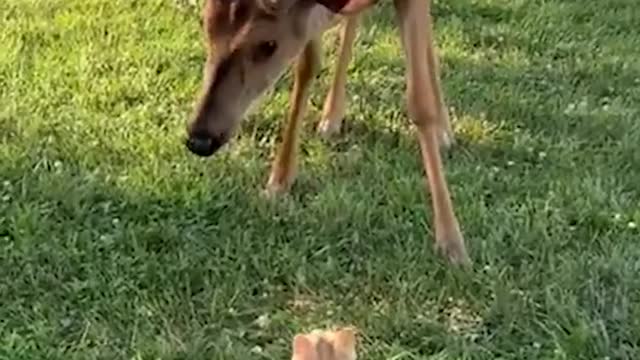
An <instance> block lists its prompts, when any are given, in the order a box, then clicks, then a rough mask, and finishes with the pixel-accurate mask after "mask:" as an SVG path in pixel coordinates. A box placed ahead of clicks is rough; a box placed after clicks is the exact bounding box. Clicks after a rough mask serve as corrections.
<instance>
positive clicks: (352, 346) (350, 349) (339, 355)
mask: <svg viewBox="0 0 640 360" xmlns="http://www.w3.org/2000/svg"><path fill="white" fill-rule="evenodd" d="M292 347H293V355H292V357H291V360H356V335H355V332H354V331H353V330H351V329H341V330H336V331H320V330H315V331H313V332H311V333H309V334H298V335H296V336H295V337H294V338H293V343H292Z"/></svg>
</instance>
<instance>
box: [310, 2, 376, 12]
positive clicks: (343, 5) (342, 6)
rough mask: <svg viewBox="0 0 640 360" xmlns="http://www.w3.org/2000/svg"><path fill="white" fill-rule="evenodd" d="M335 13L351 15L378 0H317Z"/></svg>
mask: <svg viewBox="0 0 640 360" xmlns="http://www.w3.org/2000/svg"><path fill="white" fill-rule="evenodd" d="M316 1H317V2H318V4H320V5H323V6H325V7H326V8H327V9H329V10H331V11H333V12H334V13H337V14H338V13H339V14H344V15H350V14H355V13H357V12H360V11H362V10H363V9H364V8H366V7H369V6H371V5H372V4H373V3H374V2H375V1H376V0H316Z"/></svg>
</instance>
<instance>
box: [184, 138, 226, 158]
mask: <svg viewBox="0 0 640 360" xmlns="http://www.w3.org/2000/svg"><path fill="white" fill-rule="evenodd" d="M185 145H186V146H187V149H189V151H191V152H192V153H194V154H196V155H198V156H203V157H206V156H211V155H213V154H214V153H215V152H216V151H217V150H218V149H220V147H222V145H224V141H223V140H222V138H220V137H216V136H209V135H202V134H198V135H193V136H189V137H188V138H187V140H186V141H185Z"/></svg>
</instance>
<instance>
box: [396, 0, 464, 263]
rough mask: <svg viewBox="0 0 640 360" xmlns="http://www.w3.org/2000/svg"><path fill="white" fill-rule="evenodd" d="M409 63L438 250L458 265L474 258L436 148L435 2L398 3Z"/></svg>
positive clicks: (439, 112)
mask: <svg viewBox="0 0 640 360" xmlns="http://www.w3.org/2000/svg"><path fill="white" fill-rule="evenodd" d="M394 5H395V8H396V12H397V18H398V23H399V26H400V35H401V37H402V45H403V48H404V53H405V59H406V64H407V65H406V66H407V68H406V71H407V74H406V81H407V106H408V111H409V115H410V117H411V119H412V120H413V122H414V124H415V126H416V130H417V136H418V140H419V142H420V149H421V153H422V161H423V165H424V168H425V171H426V173H427V180H428V184H429V190H430V192H431V199H432V205H433V216H434V226H435V233H436V247H437V248H438V249H439V250H440V251H442V252H443V253H444V255H445V256H446V257H448V259H449V260H450V261H451V262H452V263H454V264H465V265H466V264H469V263H470V260H469V257H468V255H467V251H466V248H465V245H464V240H463V237H462V233H461V231H460V227H459V224H458V220H457V218H456V215H455V213H454V209H453V202H452V201H451V196H450V194H449V189H448V185H447V180H446V178H445V174H444V169H443V166H442V158H441V156H440V148H439V146H438V144H439V142H440V141H441V139H442V134H443V132H446V131H448V125H447V124H446V123H445V121H446V118H444V116H446V115H444V114H443V110H444V106H443V100H442V94H441V89H440V81H439V74H438V72H437V66H436V63H435V61H434V59H435V54H434V48H433V46H434V40H433V34H432V31H433V30H432V26H433V25H432V23H431V15H430V11H431V0H394Z"/></svg>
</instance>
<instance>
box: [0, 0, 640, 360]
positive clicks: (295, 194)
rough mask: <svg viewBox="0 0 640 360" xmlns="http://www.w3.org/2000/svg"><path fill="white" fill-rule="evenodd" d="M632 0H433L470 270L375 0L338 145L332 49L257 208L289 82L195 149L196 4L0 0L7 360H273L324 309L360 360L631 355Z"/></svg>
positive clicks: (634, 309)
mask: <svg viewBox="0 0 640 360" xmlns="http://www.w3.org/2000/svg"><path fill="white" fill-rule="evenodd" d="M636 3H637V0H603V1H591V2H589V1H586V0H447V1H445V0H440V1H438V2H436V3H435V5H434V9H433V12H434V16H435V19H436V34H437V41H438V45H439V47H440V50H441V51H440V54H441V59H442V60H441V62H442V71H443V86H444V88H445V92H446V96H447V100H448V105H449V106H450V108H451V113H452V119H453V121H454V127H455V130H456V136H457V140H458V144H457V146H456V147H454V148H453V149H452V150H451V151H450V152H448V153H447V154H446V156H445V158H446V164H445V165H446V170H447V177H448V180H449V183H450V186H451V191H452V195H453V197H454V201H455V203H456V206H457V212H458V216H459V219H460V221H461V224H462V228H463V232H464V234H465V236H466V241H467V244H468V249H469V253H470V256H471V257H472V259H473V261H474V266H473V268H472V269H471V270H469V271H462V270H456V269H452V268H451V267H449V266H448V265H447V263H446V262H445V261H444V260H443V259H442V258H441V257H440V256H438V254H436V253H435V252H434V251H433V249H432V243H433V232H432V226H431V209H430V207H429V206H427V204H428V203H427V201H428V199H429V194H428V192H427V191H426V190H425V188H424V186H423V185H424V180H423V171H422V168H421V164H420V158H419V150H418V146H417V143H416V141H415V136H414V135H413V133H412V129H411V127H410V125H409V121H407V118H406V112H405V106H404V105H405V102H404V72H403V69H404V65H403V61H402V57H401V50H400V47H399V44H398V40H397V36H396V29H395V28H394V26H393V24H394V21H393V16H392V14H393V13H392V11H391V5H390V4H389V3H384V4H381V5H380V6H378V7H377V8H376V9H375V10H374V11H372V12H369V13H368V14H367V15H366V16H365V18H364V19H363V22H364V26H363V27H362V28H361V29H360V32H359V37H358V40H357V45H356V46H357V51H356V52H355V55H354V59H353V62H352V64H351V68H350V71H349V76H350V83H349V88H348V92H349V97H350V105H349V109H348V117H347V120H346V122H345V125H346V127H345V128H344V132H343V135H341V137H340V138H338V139H335V140H333V141H326V140H322V139H320V138H319V137H318V136H317V135H316V134H315V133H314V126H315V124H316V123H317V120H318V117H319V115H320V111H321V106H322V101H323V99H324V96H325V93H326V89H327V86H328V83H329V81H330V78H331V77H330V76H329V74H330V71H331V69H332V66H333V60H334V59H335V57H334V55H333V54H334V53H335V50H334V47H333V46H327V47H326V52H327V57H326V59H325V63H324V66H323V72H322V75H324V76H321V77H320V78H319V80H318V81H317V82H316V84H315V86H314V88H313V95H312V103H313V104H312V105H311V107H310V112H309V116H308V120H307V121H306V123H305V128H304V131H303V138H304V139H303V142H302V152H301V153H302V155H303V156H302V163H301V166H300V175H299V177H298V181H297V182H296V184H295V186H294V188H293V189H292V192H291V194H290V195H289V196H286V197H284V198H282V199H279V200H277V201H269V200H267V199H265V198H264V197H262V196H261V191H262V189H263V186H264V184H265V183H266V180H267V176H268V170H269V161H270V159H271V156H272V154H273V150H274V146H275V143H276V141H277V139H278V134H279V129H280V127H281V125H282V119H283V117H284V116H285V114H286V104H287V96H288V93H289V86H290V83H291V77H290V76H289V74H286V75H285V77H283V79H282V80H281V81H280V82H279V83H278V85H277V91H276V92H274V93H273V94H270V95H269V96H267V97H265V98H264V100H263V101H262V102H261V103H260V104H259V106H258V107H257V108H256V109H255V111H254V112H253V114H252V115H251V116H249V117H248V118H247V119H246V121H245V122H244V124H243V127H242V131H241V133H240V134H238V136H237V138H236V139H235V140H234V142H233V143H232V144H230V145H229V146H227V147H225V149H224V151H222V152H221V153H220V154H219V155H218V156H216V157H214V158H211V159H205V160H203V159H199V158H196V157H195V156H192V155H190V154H189V153H188V152H187V151H186V149H185V148H184V146H183V144H182V139H183V136H184V132H185V121H186V119H187V118H188V116H189V114H190V113H191V111H192V107H193V104H194V100H195V95H196V94H197V91H198V87H199V82H200V76H201V74H202V66H203V61H204V51H203V47H202V41H201V34H200V25H199V21H198V14H199V9H198V8H197V6H195V5H193V4H192V2H190V1H186V0H181V1H178V0H153V1H151V0H147V1H133V0H110V1H104V0H88V1H87V0H51V1H37V0H5V1H2V2H1V3H0V359H11V360H22V359H51V360H54V359H225V360H240V359H242V360H246V359H287V358H288V356H290V355H289V346H290V341H291V338H292V336H293V335H294V334H295V333H296V332H299V331H305V330H310V329H313V328H316V327H330V326H338V325H352V326H355V327H357V328H358V329H359V331H360V332H361V335H360V340H361V341H360V345H359V349H360V356H361V358H362V359H372V360H374V359H394V360H399V359H496V358H500V359H605V358H606V359H638V358H640V276H639V272H640V229H638V228H637V226H638V225H640V106H639V104H640V62H639V61H638V59H639V58H640V51H639V50H638V49H640V33H639V32H638V28H640V12H638V11H636V10H637V4H636ZM336 35H337V32H336V31H333V32H331V33H328V34H327V36H326V37H325V41H326V43H327V45H329V44H334V43H335V40H336Z"/></svg>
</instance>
